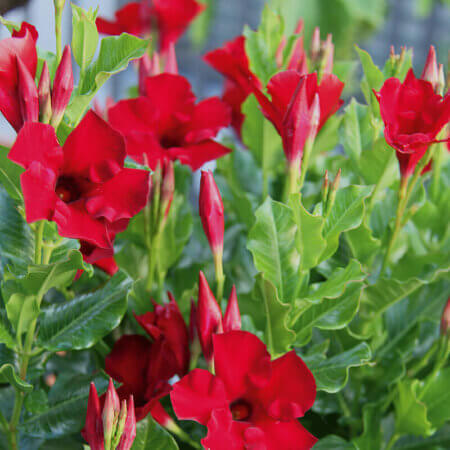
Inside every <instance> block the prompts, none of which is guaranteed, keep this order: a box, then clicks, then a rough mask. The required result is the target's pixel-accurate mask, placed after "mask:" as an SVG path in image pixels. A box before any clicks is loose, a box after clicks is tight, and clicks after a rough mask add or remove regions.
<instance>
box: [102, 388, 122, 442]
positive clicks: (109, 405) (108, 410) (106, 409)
mask: <svg viewBox="0 0 450 450" xmlns="http://www.w3.org/2000/svg"><path fill="white" fill-rule="evenodd" d="M119 411H120V403H119V397H118V395H117V392H116V390H115V388H114V384H113V382H112V380H111V379H110V380H109V386H108V390H107V391H106V397H105V404H104V406H103V411H102V422H103V435H104V443H105V450H111V449H112V447H111V444H112V439H113V437H114V434H115V431H116V426H117V420H118V416H119Z"/></svg>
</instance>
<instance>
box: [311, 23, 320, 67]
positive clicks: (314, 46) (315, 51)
mask: <svg viewBox="0 0 450 450" xmlns="http://www.w3.org/2000/svg"><path fill="white" fill-rule="evenodd" d="M310 56H311V60H312V61H313V63H316V62H317V60H318V59H319V57H320V28H319V27H316V28H314V32H313V36H312V39H311V50H310Z"/></svg>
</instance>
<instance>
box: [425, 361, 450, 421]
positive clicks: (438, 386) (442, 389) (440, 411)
mask: <svg viewBox="0 0 450 450" xmlns="http://www.w3.org/2000/svg"><path fill="white" fill-rule="evenodd" d="M421 401H422V402H423V403H425V405H426V407H427V419H428V420H429V422H430V423H431V425H432V426H433V428H440V427H441V426H442V425H444V423H446V422H447V421H448V420H450V367H447V368H445V369H442V370H441V371H440V372H438V374H437V376H436V378H434V379H433V380H432V381H431V382H430V385H429V387H428V388H427V389H426V391H425V393H424V394H423V395H422V396H421Z"/></svg>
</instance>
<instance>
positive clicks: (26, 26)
mask: <svg viewBox="0 0 450 450" xmlns="http://www.w3.org/2000/svg"><path fill="white" fill-rule="evenodd" d="M27 32H29V33H30V34H31V36H32V38H33V40H34V42H36V41H37V40H38V37H39V33H38V32H37V30H36V27H35V26H34V25H31V23H28V22H22V24H21V25H20V30H16V29H13V31H12V34H11V36H12V37H25V36H26V35H27Z"/></svg>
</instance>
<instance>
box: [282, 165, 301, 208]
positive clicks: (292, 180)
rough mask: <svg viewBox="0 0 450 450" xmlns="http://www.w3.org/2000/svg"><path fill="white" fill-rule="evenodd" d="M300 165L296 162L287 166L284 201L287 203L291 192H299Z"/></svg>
mask: <svg viewBox="0 0 450 450" xmlns="http://www.w3.org/2000/svg"><path fill="white" fill-rule="evenodd" d="M298 179H299V166H298V164H296V163H293V164H290V165H288V167H287V177H286V182H285V184H284V191H283V203H287V202H288V200H289V195H290V194H295V193H297V192H298Z"/></svg>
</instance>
